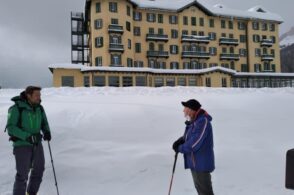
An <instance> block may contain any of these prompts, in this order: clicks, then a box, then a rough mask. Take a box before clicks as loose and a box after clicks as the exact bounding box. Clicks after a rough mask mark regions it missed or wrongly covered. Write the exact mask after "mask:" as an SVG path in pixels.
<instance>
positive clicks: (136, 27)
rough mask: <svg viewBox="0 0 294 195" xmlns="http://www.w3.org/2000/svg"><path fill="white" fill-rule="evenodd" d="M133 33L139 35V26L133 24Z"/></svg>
mask: <svg viewBox="0 0 294 195" xmlns="http://www.w3.org/2000/svg"><path fill="white" fill-rule="evenodd" d="M134 35H135V36H141V28H140V27H138V26H134Z"/></svg>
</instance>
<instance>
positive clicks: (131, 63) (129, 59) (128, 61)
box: [127, 58, 133, 67]
mask: <svg viewBox="0 0 294 195" xmlns="http://www.w3.org/2000/svg"><path fill="white" fill-rule="evenodd" d="M127 65H128V67H133V59H131V58H127Z"/></svg>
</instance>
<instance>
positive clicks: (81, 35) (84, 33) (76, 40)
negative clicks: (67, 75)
mask: <svg viewBox="0 0 294 195" xmlns="http://www.w3.org/2000/svg"><path fill="white" fill-rule="evenodd" d="M86 24H87V23H86V22H85V19H84V14H83V13H82V12H71V62H72V63H73V64H83V65H89V64H90V58H89V50H90V49H89V32H88V29H87V25H86Z"/></svg>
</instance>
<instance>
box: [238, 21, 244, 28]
mask: <svg viewBox="0 0 294 195" xmlns="http://www.w3.org/2000/svg"><path fill="white" fill-rule="evenodd" d="M238 29H239V30H245V23H244V22H238Z"/></svg>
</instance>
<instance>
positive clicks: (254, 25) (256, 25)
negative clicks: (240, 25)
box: [252, 22, 259, 30]
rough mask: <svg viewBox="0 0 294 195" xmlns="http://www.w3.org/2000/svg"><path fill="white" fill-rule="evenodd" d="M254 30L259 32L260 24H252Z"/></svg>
mask: <svg viewBox="0 0 294 195" xmlns="http://www.w3.org/2000/svg"><path fill="white" fill-rule="evenodd" d="M252 29H253V30H259V22H252Z"/></svg>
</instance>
